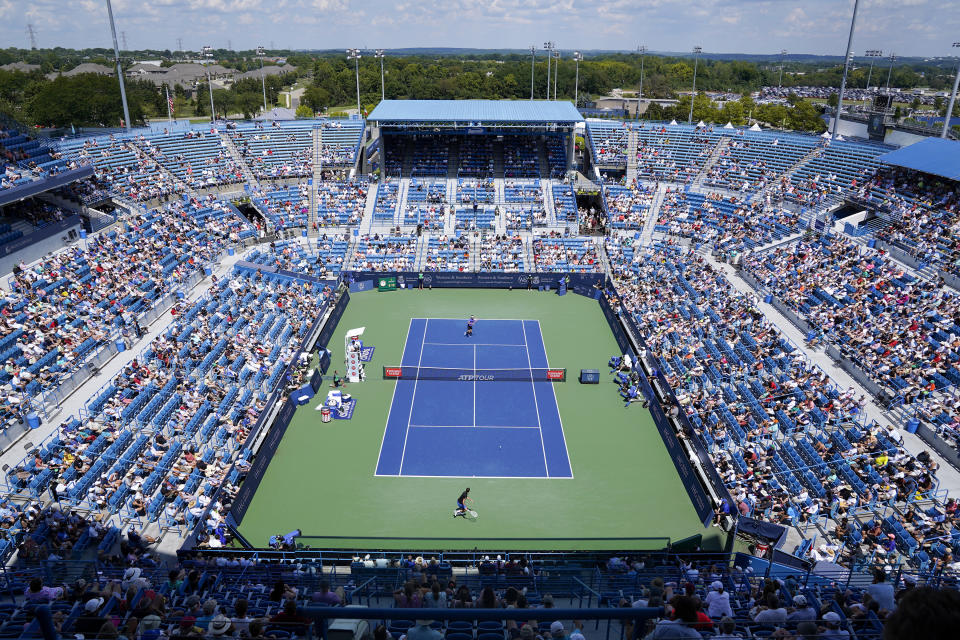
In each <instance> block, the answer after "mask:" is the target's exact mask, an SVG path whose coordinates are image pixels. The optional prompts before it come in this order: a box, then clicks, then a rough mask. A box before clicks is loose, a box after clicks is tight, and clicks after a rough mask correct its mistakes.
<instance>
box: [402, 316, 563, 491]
mask: <svg viewBox="0 0 960 640" xmlns="http://www.w3.org/2000/svg"><path fill="white" fill-rule="evenodd" d="M520 328H521V329H522V330H523V344H524V346H526V344H527V327H526V323H524V322H521V323H520ZM525 350H526V352H527V367H528V368H529V369H533V364H532V363H531V362H530V349H529V348H527V349H525ZM530 389H531V390H532V391H533V408H534V409H535V410H536V412H537V429H539V430H540V450H541V451H543V470H544V472H545V473H546V474H547V477H548V478H549V477H550V467H549V466H548V465H547V447H546V445H544V444H543V428H542V426H541V424H540V404H539V403H538V402H537V386H536V385H535V384H534V382H533V376H530ZM400 471H401V472H402V471H403V469H402V468H401V469H400Z"/></svg>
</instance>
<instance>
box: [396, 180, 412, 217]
mask: <svg viewBox="0 0 960 640" xmlns="http://www.w3.org/2000/svg"><path fill="white" fill-rule="evenodd" d="M408 193H410V178H400V190H399V192H398V193H397V209H396V211H395V212H394V214H393V223H394V224H403V212H404V211H406V210H407V194H408Z"/></svg>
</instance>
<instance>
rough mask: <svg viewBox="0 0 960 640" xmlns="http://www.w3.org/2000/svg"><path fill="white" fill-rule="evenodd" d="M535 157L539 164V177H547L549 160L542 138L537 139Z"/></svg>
mask: <svg viewBox="0 0 960 640" xmlns="http://www.w3.org/2000/svg"><path fill="white" fill-rule="evenodd" d="M537 159H538V160H539V165H540V178H541V179H543V178H549V177H550V160H549V159H548V158H547V143H546V141H545V140H543V138H541V139H539V140H537Z"/></svg>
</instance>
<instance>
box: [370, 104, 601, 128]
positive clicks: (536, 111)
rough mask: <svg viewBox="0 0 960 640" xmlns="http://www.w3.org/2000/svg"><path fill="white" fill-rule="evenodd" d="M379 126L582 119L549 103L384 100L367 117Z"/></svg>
mask: <svg viewBox="0 0 960 640" xmlns="http://www.w3.org/2000/svg"><path fill="white" fill-rule="evenodd" d="M367 120H372V121H374V122H378V123H380V124H401V123H449V124H456V125H460V126H471V125H473V126H482V125H486V124H534V125H547V124H572V123H575V122H583V116H582V115H580V112H579V111H577V109H576V108H575V107H574V106H573V104H572V103H570V102H562V101H559V100H557V101H553V100H551V101H547V100H383V101H382V102H380V104H378V105H377V107H376V109H374V110H373V112H372V113H371V114H370V115H369V116H367Z"/></svg>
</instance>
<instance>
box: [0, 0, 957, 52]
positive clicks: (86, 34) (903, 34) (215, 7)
mask: <svg viewBox="0 0 960 640" xmlns="http://www.w3.org/2000/svg"><path fill="white" fill-rule="evenodd" d="M113 11H114V17H115V19H116V22H117V32H118V37H120V36H119V34H120V32H125V34H126V39H127V47H128V48H130V49H147V48H150V49H170V50H176V48H177V38H181V39H182V40H183V46H184V49H187V50H198V49H199V48H200V47H201V46H204V45H210V46H213V47H215V48H227V47H228V46H232V48H233V49H236V50H240V49H253V48H255V47H256V46H258V45H262V46H265V47H269V46H270V44H271V43H273V45H274V46H275V47H276V48H284V49H287V48H289V49H345V48H347V47H359V48H364V49H366V48H371V49H372V48H385V49H390V48H403V47H471V48H486V49H506V48H511V49H525V48H529V47H530V45H533V44H536V45H537V46H538V47H542V45H543V43H544V42H545V41H547V40H552V41H554V42H556V43H557V45H558V46H559V47H560V48H561V49H563V50H573V49H581V50H584V51H589V50H591V49H604V50H609V49H619V50H632V49H635V48H636V47H637V46H638V45H641V44H643V45H645V46H646V47H648V49H649V50H650V51H687V50H690V49H691V48H692V47H694V46H702V47H703V50H704V51H705V52H715V53H759V54H769V53H774V52H778V51H780V50H781V49H786V50H787V51H789V52H790V53H811V54H821V55H823V54H825V55H837V56H842V55H843V53H844V51H845V48H846V41H847V35H848V30H849V26H850V17H851V14H852V12H853V0H795V1H785V0H363V1H359V0H113ZM28 24H32V25H33V26H34V28H35V29H36V33H37V43H38V45H39V46H40V47H54V46H63V47H73V48H83V47H109V46H111V40H110V28H109V23H108V20H107V11H106V0H0V42H4V43H6V44H5V45H4V46H18V47H28V46H29V39H28V36H27V33H26V29H27V25H28ZM957 39H960V0H860V8H859V12H858V16H857V31H856V34H855V36H854V42H853V51H854V54H855V55H862V54H863V52H864V51H865V50H867V49H881V50H883V52H884V54H888V53H890V52H894V53H896V54H897V55H906V56H944V55H951V53H960V49H952V48H951V46H950V45H951V44H952V43H953V42H954V41H956V40H957ZM121 46H122V44H121Z"/></svg>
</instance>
